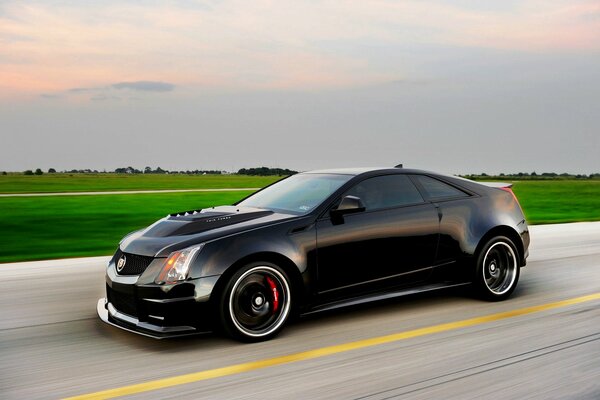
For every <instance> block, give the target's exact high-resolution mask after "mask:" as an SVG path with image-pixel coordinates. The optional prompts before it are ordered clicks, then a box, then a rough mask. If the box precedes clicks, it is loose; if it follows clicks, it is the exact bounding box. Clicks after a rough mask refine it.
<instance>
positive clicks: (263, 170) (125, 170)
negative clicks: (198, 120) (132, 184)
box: [2, 166, 298, 176]
mask: <svg viewBox="0 0 600 400" xmlns="http://www.w3.org/2000/svg"><path fill="white" fill-rule="evenodd" d="M47 173H48V174H56V173H63V174H110V173H114V174H181V175H225V174H230V172H227V171H221V170H213V169H209V170H199V169H195V170H185V171H184V170H181V171H169V170H166V169H162V168H161V167H156V168H155V169H152V168H151V167H146V168H144V169H137V168H134V167H131V166H129V167H120V168H115V169H114V170H113V171H106V170H102V171H98V170H96V169H94V170H92V169H71V170H63V171H60V172H57V171H56V169H55V168H49V169H48V171H47ZM296 173H298V171H293V170H291V169H287V168H285V169H282V168H268V167H257V168H242V169H240V170H238V171H237V172H236V174H238V175H255V176H256V175H258V176H268V175H280V176H283V175H293V174H296ZM43 174H44V171H42V169H41V168H37V169H35V170H31V169H28V170H26V171H23V175H43ZM2 175H7V172H6V171H3V172H2Z"/></svg>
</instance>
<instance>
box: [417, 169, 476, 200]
mask: <svg viewBox="0 0 600 400" xmlns="http://www.w3.org/2000/svg"><path fill="white" fill-rule="evenodd" d="M414 178H415V179H416V180H417V182H419V183H420V184H421V187H423V189H425V192H426V193H427V195H428V196H429V199H430V200H437V199H444V198H448V197H467V196H468V194H466V193H465V192H463V191H462V190H459V189H457V188H455V187H454V186H450V185H448V184H447V183H444V182H442V181H438V180H437V179H434V178H431V177H429V176H424V175H415V176H414Z"/></svg>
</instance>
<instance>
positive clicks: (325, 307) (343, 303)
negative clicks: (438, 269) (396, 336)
mask: <svg viewBox="0 0 600 400" xmlns="http://www.w3.org/2000/svg"><path fill="white" fill-rule="evenodd" d="M470 284H471V282H463V283H456V282H440V283H432V284H429V285H424V286H419V287H412V288H403V289H399V290H395V291H388V292H384V293H381V292H380V293H373V294H368V295H363V296H358V297H353V298H350V299H344V300H339V301H334V302H331V303H325V304H321V305H318V306H316V307H313V308H311V309H310V310H308V311H307V312H303V313H302V314H301V315H311V314H316V313H319V312H323V311H329V310H335V309H338V308H343V307H350V306H355V305H359V304H364V303H370V302H373V301H381V300H387V299H393V298H395V297H402V296H409V295H412V294H417V293H425V292H431V291H434V290H441V289H449V288H454V287H460V286H468V285H470Z"/></svg>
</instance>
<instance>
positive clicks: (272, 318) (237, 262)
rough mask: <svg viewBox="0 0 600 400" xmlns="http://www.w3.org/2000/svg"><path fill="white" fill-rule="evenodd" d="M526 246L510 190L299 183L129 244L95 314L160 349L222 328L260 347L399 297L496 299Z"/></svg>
mask: <svg viewBox="0 0 600 400" xmlns="http://www.w3.org/2000/svg"><path fill="white" fill-rule="evenodd" d="M528 247H529V231H528V227H527V222H526V221H525V217H524V216H523V212H522V211H521V207H520V206H519V203H518V202H517V199H516V197H515V196H514V194H513V193H512V191H511V190H510V185H502V184H495V185H494V184H488V185H484V184H480V183H476V182H472V181H469V180H466V179H462V178H457V177H451V176H444V175H440V174H436V173H432V172H426V171H420V170H411V169H402V168H383V169H381V168H380V169H376V168H363V169H338V170H324V171H313V172H306V173H300V174H296V175H292V176H290V177H287V178H285V179H282V180H280V181H278V182H276V183H274V184H272V185H270V186H268V187H266V188H264V189H262V190H260V191H258V192H256V193H254V194H252V195H250V196H248V197H246V198H245V199H243V200H241V201H239V202H238V203H236V204H234V205H232V206H220V207H213V208H208V209H202V210H191V211H185V212H180V213H176V214H171V215H168V216H167V217H165V218H163V219H161V220H159V221H157V222H156V223H154V224H153V225H150V226H149V227H147V228H145V229H143V230H140V231H136V232H133V233H131V234H129V235H127V236H126V237H125V238H124V239H123V240H122V241H121V243H120V245H119V249H118V250H117V252H116V253H115V255H114V256H113V257H112V259H111V260H110V262H109V264H108V268H107V272H106V298H105V299H104V298H103V299H100V300H99V302H98V314H99V315H100V317H101V318H102V320H104V321H105V322H107V323H110V324H112V325H115V326H117V327H120V328H123V329H126V330H130V331H134V332H137V333H140V334H143V335H147V336H151V337H156V338H162V337H171V336H181V335H187V334H194V333H199V332H205V331H213V330H215V329H221V330H222V331H224V332H225V333H226V334H227V335H229V336H232V337H234V338H237V339H240V340H244V341H258V340H265V339H269V338H271V337H273V336H274V335H276V334H277V333H278V332H279V331H281V329H282V328H283V326H284V324H285V322H286V321H287V320H288V318H289V317H290V315H293V314H295V315H298V314H305V313H312V312H317V311H322V310H329V309H332V308H337V307H343V306H347V305H352V304H358V303H362V302H366V301H372V300H377V299H383V298H390V297H395V296H401V295H404V294H408V293H415V292H421V291H428V290H434V289H439V288H447V287H452V286H460V285H471V286H473V287H474V288H475V289H476V290H477V291H478V292H479V293H480V294H481V296H482V297H484V298H485V299H488V300H503V299H505V298H507V297H508V296H510V294H511V293H512V292H513V290H514V289H515V286H516V285H517V281H518V279H519V271H520V267H522V266H524V265H525V262H526V258H527V255H528Z"/></svg>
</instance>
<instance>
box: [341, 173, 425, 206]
mask: <svg viewBox="0 0 600 400" xmlns="http://www.w3.org/2000/svg"><path fill="white" fill-rule="evenodd" d="M345 195H350V196H356V197H359V198H360V199H361V200H362V202H363V204H364V205H365V208H366V209H367V211H373V210H380V209H383V208H390V207H399V206H405V205H409V204H415V203H423V202H424V200H423V197H422V196H421V194H420V193H419V191H418V190H417V188H416V187H415V185H414V184H413V183H412V182H411V180H410V179H409V178H408V177H407V176H406V175H385V176H377V177H374V178H369V179H365V180H364V181H362V182H360V183H358V184H357V185H356V186H354V187H353V188H352V189H350V190H349V191H348V192H347V193H346V194H345Z"/></svg>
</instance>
